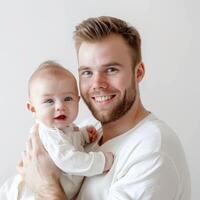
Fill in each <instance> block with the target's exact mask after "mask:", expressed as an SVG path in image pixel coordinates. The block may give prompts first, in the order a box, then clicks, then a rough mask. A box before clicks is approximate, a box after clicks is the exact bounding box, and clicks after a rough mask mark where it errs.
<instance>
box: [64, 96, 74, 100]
mask: <svg viewBox="0 0 200 200" xmlns="http://www.w3.org/2000/svg"><path fill="white" fill-rule="evenodd" d="M72 100H73V98H72V97H69V96H68V97H65V101H72Z"/></svg>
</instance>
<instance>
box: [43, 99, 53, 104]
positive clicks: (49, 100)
mask: <svg viewBox="0 0 200 200" xmlns="http://www.w3.org/2000/svg"><path fill="white" fill-rule="evenodd" d="M53 102H54V101H53V99H47V100H46V101H45V102H44V103H53Z"/></svg>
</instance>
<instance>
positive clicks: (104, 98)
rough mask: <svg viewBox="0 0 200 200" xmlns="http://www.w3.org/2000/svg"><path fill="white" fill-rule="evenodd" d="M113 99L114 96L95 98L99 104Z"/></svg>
mask: <svg viewBox="0 0 200 200" xmlns="http://www.w3.org/2000/svg"><path fill="white" fill-rule="evenodd" d="M111 98H112V96H111V95H110V96H100V97H94V99H95V101H97V102H103V101H107V100H110V99H111Z"/></svg>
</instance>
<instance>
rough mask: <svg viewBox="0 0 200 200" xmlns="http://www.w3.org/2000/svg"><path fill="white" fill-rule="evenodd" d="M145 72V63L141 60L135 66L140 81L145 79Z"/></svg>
mask: <svg viewBox="0 0 200 200" xmlns="http://www.w3.org/2000/svg"><path fill="white" fill-rule="evenodd" d="M144 74H145V67H144V63H143V62H140V63H139V64H138V65H137V66H136V68H135V78H136V81H137V82H138V83H139V82H140V81H141V80H142V79H143V77H144Z"/></svg>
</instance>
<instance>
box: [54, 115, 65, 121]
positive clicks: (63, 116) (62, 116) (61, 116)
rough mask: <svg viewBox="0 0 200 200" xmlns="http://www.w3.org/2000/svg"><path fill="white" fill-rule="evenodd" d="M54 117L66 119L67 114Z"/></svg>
mask: <svg viewBox="0 0 200 200" xmlns="http://www.w3.org/2000/svg"><path fill="white" fill-rule="evenodd" d="M54 119H59V120H64V119H66V116H65V115H59V116H57V117H55V118H54Z"/></svg>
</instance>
